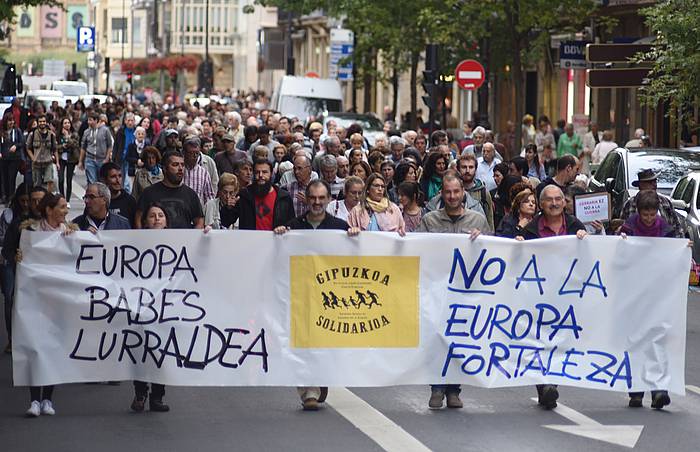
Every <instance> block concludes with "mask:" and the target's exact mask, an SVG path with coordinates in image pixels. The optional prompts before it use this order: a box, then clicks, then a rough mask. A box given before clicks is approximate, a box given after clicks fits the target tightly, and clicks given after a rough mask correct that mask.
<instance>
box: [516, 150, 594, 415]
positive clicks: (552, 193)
mask: <svg viewBox="0 0 700 452" xmlns="http://www.w3.org/2000/svg"><path fill="white" fill-rule="evenodd" d="M563 158H564V157H562V159H563ZM540 206H542V212H540V213H539V214H537V215H535V217H534V218H533V219H532V221H530V223H528V224H527V225H526V226H525V237H524V238H523V237H522V236H518V237H516V240H523V239H539V238H544V237H556V236H559V235H576V237H578V238H579V239H583V238H584V237H585V236H586V234H587V233H586V227H585V226H584V225H583V223H581V222H580V221H579V220H578V219H577V218H576V217H574V216H573V215H569V214H567V213H565V212H564V207H565V206H566V200H565V198H564V192H563V191H562V190H561V188H559V186H558V185H555V184H550V185H545V186H544V187H543V188H542V191H541V192H540ZM536 387H537V403H538V404H540V405H541V406H542V407H544V408H545V409H548V410H551V409H553V408H556V407H557V399H559V390H558V389H557V385H537V386H536Z"/></svg>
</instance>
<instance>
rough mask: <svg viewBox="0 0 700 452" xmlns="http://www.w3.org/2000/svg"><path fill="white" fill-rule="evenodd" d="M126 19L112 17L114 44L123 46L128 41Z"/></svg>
mask: <svg viewBox="0 0 700 452" xmlns="http://www.w3.org/2000/svg"><path fill="white" fill-rule="evenodd" d="M126 31H127V29H126V18H125V17H112V44H123V43H126V42H128V41H127V33H126Z"/></svg>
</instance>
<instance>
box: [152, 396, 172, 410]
mask: <svg viewBox="0 0 700 452" xmlns="http://www.w3.org/2000/svg"><path fill="white" fill-rule="evenodd" d="M148 408H149V409H150V410H151V411H155V412H157V413H167V412H168V411H170V407H169V406H168V405H166V404H165V403H163V401H162V400H157V399H153V398H151V401H150V402H149V403H148Z"/></svg>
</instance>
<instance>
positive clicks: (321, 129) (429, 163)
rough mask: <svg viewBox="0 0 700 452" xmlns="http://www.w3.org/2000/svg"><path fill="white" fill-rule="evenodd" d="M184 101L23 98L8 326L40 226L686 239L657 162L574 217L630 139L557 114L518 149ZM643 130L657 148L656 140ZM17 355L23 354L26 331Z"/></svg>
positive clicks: (553, 397)
mask: <svg viewBox="0 0 700 452" xmlns="http://www.w3.org/2000/svg"><path fill="white" fill-rule="evenodd" d="M170 99H171V98H168V101H167V102H166V103H163V104H156V103H154V102H142V103H140V102H137V101H133V102H129V101H126V100H122V99H116V98H115V99H113V102H111V103H107V104H99V103H98V102H96V101H95V102H93V103H92V104H90V105H84V104H83V103H82V102H81V101H79V102H77V103H75V104H70V103H69V104H68V105H67V106H66V107H65V108H63V107H59V106H58V105H52V106H51V108H50V109H49V110H48V111H45V109H44V106H43V104H41V103H39V102H37V103H35V104H34V105H33V106H32V108H31V109H29V110H27V109H25V108H23V107H21V106H20V105H19V103H18V102H15V103H13V105H12V106H11V107H10V108H9V109H8V110H7V111H6V112H5V114H4V116H3V117H2V119H1V122H0V144H1V146H0V152H1V158H0V187H1V189H2V192H1V194H2V198H3V199H4V200H5V202H6V203H7V208H6V209H5V210H4V211H3V212H2V214H1V215H0V240H2V245H3V247H2V265H1V266H0V282H1V283H2V293H3V295H4V300H5V302H4V306H5V316H4V317H5V322H6V328H7V333H8V337H12V335H11V334H12V333H11V331H12V324H11V319H12V308H13V292H14V278H15V273H16V265H17V263H18V262H20V261H21V259H22V251H21V250H20V248H19V243H20V240H19V239H20V236H21V234H22V233H24V232H25V231H55V232H56V233H59V234H63V235H68V234H70V233H72V232H73V231H78V230H82V231H90V232H92V233H95V234H99V231H101V230H122V229H164V228H175V229H177V228H195V229H203V233H207V232H208V231H210V230H211V229H227V230H235V229H247V230H261V231H273V232H274V233H275V234H284V233H285V232H286V231H288V230H290V229H304V230H316V229H335V230H343V231H347V234H348V235H350V236H355V235H358V234H361V233H362V232H361V231H377V232H386V233H397V234H399V235H401V236H404V235H405V234H407V233H453V234H466V235H467V236H469V237H470V238H471V239H472V240H475V239H477V237H478V236H479V235H481V234H488V235H496V236H500V237H508V238H512V239H515V240H529V239H537V238H546V237H553V236H560V235H576V236H577V237H578V238H579V239H584V238H585V237H586V236H587V235H589V234H619V235H621V236H622V237H623V238H624V237H626V236H628V235H638V236H647V237H683V236H684V232H683V230H682V228H681V225H680V223H679V221H678V218H677V217H676V214H675V212H674V210H673V207H672V206H671V204H670V202H669V201H668V199H667V198H665V197H663V196H660V195H658V194H657V193H656V177H657V175H656V174H655V173H654V172H653V171H650V170H643V171H641V172H640V173H639V174H638V181H637V182H635V184H637V186H638V188H639V189H640V191H639V193H638V194H637V195H636V196H634V197H632V198H631V199H629V200H628V201H627V203H626V204H625V206H624V208H623V213H622V218H620V219H619V221H617V222H615V221H612V222H607V223H603V222H593V223H589V224H584V223H582V222H581V221H579V219H577V218H576V216H574V210H573V200H574V197H575V196H577V195H579V194H582V193H585V192H586V186H587V184H586V182H587V177H589V176H590V174H589V172H590V163H591V162H593V163H596V162H599V161H600V160H601V159H602V158H603V157H604V155H605V154H606V153H607V152H609V151H610V150H612V149H614V147H616V144H615V143H612V142H611V139H610V136H609V134H607V133H600V132H598V131H597V129H595V128H592V130H591V131H590V132H589V133H588V134H587V135H586V136H585V137H584V138H583V139H582V138H581V137H579V136H578V135H576V134H574V129H573V126H571V125H570V124H568V125H567V124H559V127H557V128H556V129H555V128H553V127H552V126H551V124H550V123H549V120H548V119H547V118H546V117H542V118H539V124H538V125H539V127H538V128H537V129H535V127H534V126H533V124H532V117H529V118H528V117H526V118H524V120H523V124H522V127H523V143H522V146H520V145H518V146H516V145H515V144H514V143H513V142H512V140H511V142H507V143H505V144H504V143H499V142H497V141H496V140H495V136H494V134H493V133H492V132H491V131H489V130H486V129H485V128H484V127H481V126H476V125H475V124H473V123H471V122H467V123H465V125H464V136H463V138H462V139H460V140H454V139H453V138H452V135H451V134H450V133H448V132H446V131H444V130H437V131H434V132H432V133H431V134H427V133H424V132H423V131H422V130H420V129H417V130H405V131H403V132H399V131H397V130H395V129H394V128H393V124H392V123H390V122H388V123H387V126H386V127H385V135H383V136H379V137H376V138H375V139H374V140H373V143H372V144H371V145H370V141H369V140H368V138H367V137H366V136H365V135H364V134H363V129H362V127H361V126H360V125H359V124H356V123H355V124H352V125H350V126H349V127H347V128H343V127H341V126H339V125H338V124H336V123H334V122H333V121H327V122H326V123H325V125H323V124H321V122H316V121H314V120H306V118H296V117H287V116H284V115H282V114H280V113H279V112H276V111H272V110H269V109H267V108H265V106H264V105H265V104H264V102H265V98H264V97H259V96H257V95H255V94H253V95H250V96H248V97H247V98H242V99H241V100H240V101H237V102H230V103H228V104H222V103H217V102H211V103H210V104H208V105H207V106H206V107H200V106H199V105H197V104H194V105H190V104H181V105H176V104H174V103H172V101H171V100H170ZM559 129H560V130H559ZM589 135H590V136H589ZM638 135H639V137H638V138H637V140H638V141H639V143H638V145H641V144H642V143H643V138H645V137H643V132H641V133H638ZM507 140H508V134H505V135H504V141H507ZM635 144H636V143H628V145H635ZM513 150H515V151H516V152H513ZM517 151H519V152H517ZM513 155H514V156H513ZM509 156H510V157H509ZM505 157H509V158H508V160H505ZM76 168H77V169H78V170H81V171H84V172H85V175H86V178H87V187H86V189H85V195H84V197H83V201H84V203H85V209H84V212H83V213H82V214H81V215H79V216H78V217H76V218H71V219H68V218H67V215H68V213H69V208H70V202H71V201H72V199H73V198H72V196H73V193H72V185H73V175H74V173H75V171H76ZM5 352H6V353H11V352H12V344H11V342H10V343H8V344H7V347H6V348H5ZM53 389H54V388H53V387H32V388H30V390H29V393H30V407H29V409H28V411H27V414H28V416H31V417H36V416H39V415H42V414H44V415H52V414H55V408H54V406H53ZM658 389H659V390H658V391H655V392H653V393H652V406H653V407H654V408H657V409H660V408H663V407H664V406H665V405H668V404H669V403H670V398H669V396H668V393H667V392H666V391H664V390H663V388H658ZM134 391H135V395H134V399H133V402H132V404H131V409H132V410H133V411H136V412H141V411H143V410H144V409H145V407H146V404H147V403H148V406H149V408H150V410H151V411H168V410H169V407H168V405H167V404H166V403H165V402H164V400H163V398H164V394H165V388H164V386H163V385H160V384H156V383H153V384H151V383H148V382H134ZM298 391H299V395H300V399H301V403H302V406H303V409H305V410H316V409H318V407H319V405H320V404H322V403H323V402H324V400H325V398H326V394H327V388H319V387H304V388H298ZM459 392H460V387H459V385H434V386H432V388H431V394H430V399H429V407H430V408H433V409H438V408H441V407H442V406H443V404H444V403H445V401H446V405H447V407H450V408H460V407H462V401H461V400H460V397H459ZM537 394H538V402H539V404H540V405H541V406H542V407H544V408H546V409H551V408H554V407H555V406H556V403H557V399H558V397H559V393H558V388H557V387H556V386H555V385H539V386H537ZM642 399H643V394H639V393H633V394H630V402H629V405H630V407H639V406H642Z"/></svg>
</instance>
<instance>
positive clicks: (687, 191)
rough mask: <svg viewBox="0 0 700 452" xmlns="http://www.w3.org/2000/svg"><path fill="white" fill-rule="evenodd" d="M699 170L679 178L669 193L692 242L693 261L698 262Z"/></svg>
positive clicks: (699, 249)
mask: <svg viewBox="0 0 700 452" xmlns="http://www.w3.org/2000/svg"><path fill="white" fill-rule="evenodd" d="M698 187H700V168H698V169H694V170H693V171H691V172H690V173H688V174H687V175H685V176H683V177H681V178H680V180H679V181H678V183H677V184H676V186H675V187H673V191H672V192H671V202H672V203H673V207H674V208H675V209H676V213H677V214H678V217H679V218H680V219H681V224H682V225H683V227H684V228H685V231H686V234H687V235H688V237H689V238H690V240H692V241H693V259H695V262H700V197H698Z"/></svg>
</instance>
